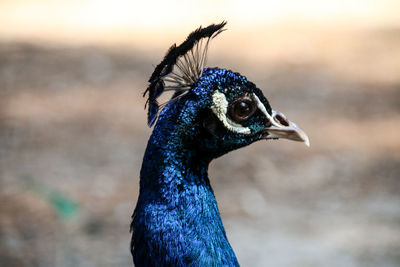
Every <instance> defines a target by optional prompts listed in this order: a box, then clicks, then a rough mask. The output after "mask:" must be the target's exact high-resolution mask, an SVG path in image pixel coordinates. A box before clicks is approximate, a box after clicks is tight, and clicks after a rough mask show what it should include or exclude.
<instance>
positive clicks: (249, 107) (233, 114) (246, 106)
mask: <svg viewBox="0 0 400 267" xmlns="http://www.w3.org/2000/svg"><path fill="white" fill-rule="evenodd" d="M256 109H257V106H256V104H255V102H254V101H253V99H252V98H251V97H249V96H247V95H246V96H241V97H239V98H237V99H235V100H233V101H232V102H231V103H230V104H229V107H228V116H229V117H230V118H231V119H232V120H234V121H236V122H242V121H244V120H247V119H248V118H250V117H251V115H253V114H254V112H255V111H256Z"/></svg>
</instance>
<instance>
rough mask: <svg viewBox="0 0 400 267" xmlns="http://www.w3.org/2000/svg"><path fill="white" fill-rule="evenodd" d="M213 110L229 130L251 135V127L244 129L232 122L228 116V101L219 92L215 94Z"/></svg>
mask: <svg viewBox="0 0 400 267" xmlns="http://www.w3.org/2000/svg"><path fill="white" fill-rule="evenodd" d="M264 109H265V107H264ZM211 110H212V111H213V112H214V114H215V115H216V116H217V117H218V119H219V120H220V121H221V122H222V124H223V125H224V126H225V127H226V128H227V129H228V130H230V131H232V132H235V133H241V134H249V133H250V128H249V127H243V126H242V125H240V124H238V123H235V122H233V121H231V120H230V119H229V118H228V117H227V116H226V114H227V112H228V101H227V100H226V97H225V95H224V94H223V93H221V92H220V91H218V90H215V92H214V94H213V105H212V106H211Z"/></svg>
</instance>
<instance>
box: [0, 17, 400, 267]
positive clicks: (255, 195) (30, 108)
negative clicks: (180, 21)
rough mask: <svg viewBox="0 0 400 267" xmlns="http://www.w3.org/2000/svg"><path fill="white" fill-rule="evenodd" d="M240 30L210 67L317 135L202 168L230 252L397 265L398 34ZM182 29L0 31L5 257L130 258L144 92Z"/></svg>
mask: <svg viewBox="0 0 400 267" xmlns="http://www.w3.org/2000/svg"><path fill="white" fill-rule="evenodd" d="M206 24H207V23H206V22H204V23H203V25H206ZM238 25H240V23H233V25H232V24H228V28H229V31H227V32H224V33H223V34H221V35H220V36H219V37H218V38H217V39H216V40H215V41H214V42H213V43H212V44H211V48H210V55H209V64H208V66H219V67H225V68H229V69H232V70H235V71H238V72H240V73H242V74H244V75H246V76H247V77H248V78H249V79H250V80H251V81H253V82H255V83H256V84H257V85H258V86H259V88H261V89H262V90H263V92H264V94H265V95H266V96H267V97H268V99H269V100H270V103H271V105H272V106H273V108H275V109H277V110H280V111H282V112H283V113H284V114H286V115H287V117H288V118H289V119H291V120H292V121H294V122H296V123H297V124H298V125H299V126H301V128H303V129H304V130H305V131H306V132H307V133H308V135H309V137H310V141H311V147H310V148H307V147H305V146H304V145H303V144H301V143H295V142H289V141H285V140H279V141H268V142H258V143H255V144H253V145H251V146H249V147H247V148H244V149H241V150H238V151H235V152H232V153H230V154H228V155H226V156H223V157H222V158H220V159H218V160H216V161H214V162H213V163H212V164H211V166H210V177H211V183H212V185H213V187H214V190H215V194H216V198H217V200H218V203H219V208H220V211H221V213H222V216H223V221H224V224H225V226H226V230H227V233H228V237H229V239H230V241H231V243H232V246H233V248H234V249H235V252H236V254H237V256H238V259H239V262H240V263H241V264H242V265H243V266H346V267H347V266H399V265H400V194H399V192H400V135H399V132H400V28H399V27H367V28H365V27H364V28H359V29H355V28H352V29H346V28H345V27H344V28H343V27H342V26H341V28H335V27H331V28H329V29H324V28H323V27H322V28H321V27H317V26H318V25H316V28H313V26H312V25H309V26H308V27H305V28H303V27H300V26H299V27H296V26H294V25H292V26H290V25H286V26H284V25H282V26H277V25H270V26H269V27H256V28H255V29H253V30H251V29H250V28H246V29H247V30H246V31H243V29H241V31H239V30H235V26H238ZM185 27H186V26H185ZM186 34H187V33H182V35H180V34H179V35H178V34H176V33H171V36H172V37H168V34H164V35H165V36H164V35H163V37H160V38H161V39H160V40H163V43H162V44H159V43H156V44H154V45H153V46H151V45H150V46H144V45H143V46H141V45H140V44H137V43H135V44H132V45H129V42H127V43H124V44H123V45H120V46H118V45H115V44H114V45H109V44H108V45H102V44H101V43H100V44H94V43H92V44H90V45H89V44H77V43H74V44H71V43H68V44H62V43H61V42H59V41H58V42H54V43H52V42H43V41H39V40H36V41H32V40H30V41H27V40H24V41H22V39H21V38H14V39H13V38H8V37H7V38H4V39H2V40H1V42H0V266H61V267H64V266H82V267H86V266H130V265H131V256H130V252H129V241H130V233H129V223H130V215H131V213H132V211H133V208H134V206H135V202H136V199H137V194H138V182H139V181H138V175H139V170H140V166H141V160H142V156H143V152H144V149H145V147H146V142H147V139H148V137H149V135H150V133H151V129H150V128H148V127H147V125H146V111H145V110H144V109H143V107H144V103H145V99H143V98H142V97H141V95H142V92H143V91H144V89H145V88H146V86H147V84H146V80H147V79H148V77H149V75H150V74H151V72H152V70H153V65H156V64H158V63H159V61H160V60H161V59H162V57H163V55H164V52H165V51H166V50H167V48H168V47H169V45H170V44H171V43H173V42H180V41H182V40H183V38H184V36H185V35H186ZM177 36H178V37H177ZM153 38H155V37H153ZM16 40H19V41H16ZM148 43H151V42H150V41H148Z"/></svg>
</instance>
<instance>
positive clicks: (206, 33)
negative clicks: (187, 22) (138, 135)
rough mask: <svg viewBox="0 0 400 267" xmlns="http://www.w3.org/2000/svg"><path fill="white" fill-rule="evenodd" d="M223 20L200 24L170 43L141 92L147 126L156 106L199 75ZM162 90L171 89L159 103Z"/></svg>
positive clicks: (186, 87) (184, 90) (187, 87)
mask: <svg viewBox="0 0 400 267" xmlns="http://www.w3.org/2000/svg"><path fill="white" fill-rule="evenodd" d="M225 25H226V22H225V21H223V22H222V23H220V24H211V25H210V26H208V27H206V28H202V27H201V26H200V27H199V28H198V29H196V30H195V31H193V32H192V33H191V34H189V36H188V37H187V38H186V40H185V41H184V42H183V43H182V44H180V45H179V46H176V44H173V45H172V46H171V47H170V48H169V49H168V51H167V54H166V55H165V56H164V59H163V60H162V61H161V63H160V64H158V65H157V66H156V67H155V69H154V72H153V73H152V75H151V76H150V79H149V83H150V84H149V86H148V87H147V89H146V91H145V92H144V93H143V97H146V95H147V94H148V99H147V101H146V105H145V108H146V107H147V105H148V121H147V123H148V125H149V126H150V127H151V126H153V124H154V123H155V122H156V120H157V117H158V112H159V111H160V107H161V108H162V107H164V106H165V105H167V104H168V103H170V102H171V101H175V100H176V99H178V98H180V97H182V96H184V95H185V94H186V93H188V92H189V91H190V89H191V88H192V86H193V85H194V84H195V83H196V82H197V80H198V79H199V78H200V77H201V75H202V74H203V69H204V67H205V64H206V62H207V51H208V45H209V42H210V40H211V39H213V38H214V37H216V36H217V35H218V34H220V33H221V32H223V31H224V29H223V28H224V26H225ZM165 91H174V94H173V96H172V98H171V99H170V100H169V101H167V103H164V104H161V105H160V104H159V103H158V102H157V98H158V97H159V96H160V95H161V94H162V93H163V92H165Z"/></svg>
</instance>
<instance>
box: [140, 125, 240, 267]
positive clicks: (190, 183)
mask: <svg viewBox="0 0 400 267" xmlns="http://www.w3.org/2000/svg"><path fill="white" fill-rule="evenodd" d="M158 129H163V130H158ZM191 142H192V141H190V140H187V139H186V138H182V137H180V135H179V131H172V130H171V129H166V130H165V127H160V128H157V126H156V129H154V131H153V134H152V136H151V137H150V140H149V143H148V146H147V149H146V152H145V156H144V160H143V165H142V169H141V177H140V195H139V200H138V204H137V207H136V210H135V218H134V231H135V235H136V236H137V237H135V238H140V239H142V238H143V239H146V236H148V233H141V231H142V230H143V229H144V228H146V229H147V231H149V232H153V234H152V235H151V236H152V237H153V236H154V235H155V236H157V238H161V239H162V242H161V243H162V244H164V247H159V245H158V244H154V242H155V241H154V240H147V241H148V242H150V243H152V245H151V246H149V247H150V248H153V249H154V247H157V251H158V252H160V251H161V252H162V253H165V255H164V256H163V255H160V256H159V257H160V258H165V257H166V258H168V259H175V261H174V262H166V261H164V262H159V263H162V265H168V264H169V263H171V264H172V265H176V266H180V265H185V266H186V265H189V263H190V264H194V263H196V264H195V265H197V264H199V266H203V265H205V266H220V265H229V266H235V265H238V264H237V260H236V257H235V254H234V252H233V250H232V248H231V246H230V244H229V242H228V240H227V237H226V233H225V229H224V226H223V224H222V221H221V218H220V213H219V211H218V206H217V202H216V200H215V197H214V193H213V190H212V188H211V185H210V182H209V179H208V175H207V170H208V165H209V163H210V160H208V159H207V158H208V157H206V156H204V155H199V154H198V153H196V150H195V149H193V147H192V146H191ZM143 218H146V219H143ZM160 246H161V245H160ZM147 253H149V252H148V251H147ZM153 253H154V252H153ZM182 255H184V257H183V256H182ZM154 258H155V257H153V259H154ZM182 261H183V262H182Z"/></svg>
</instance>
